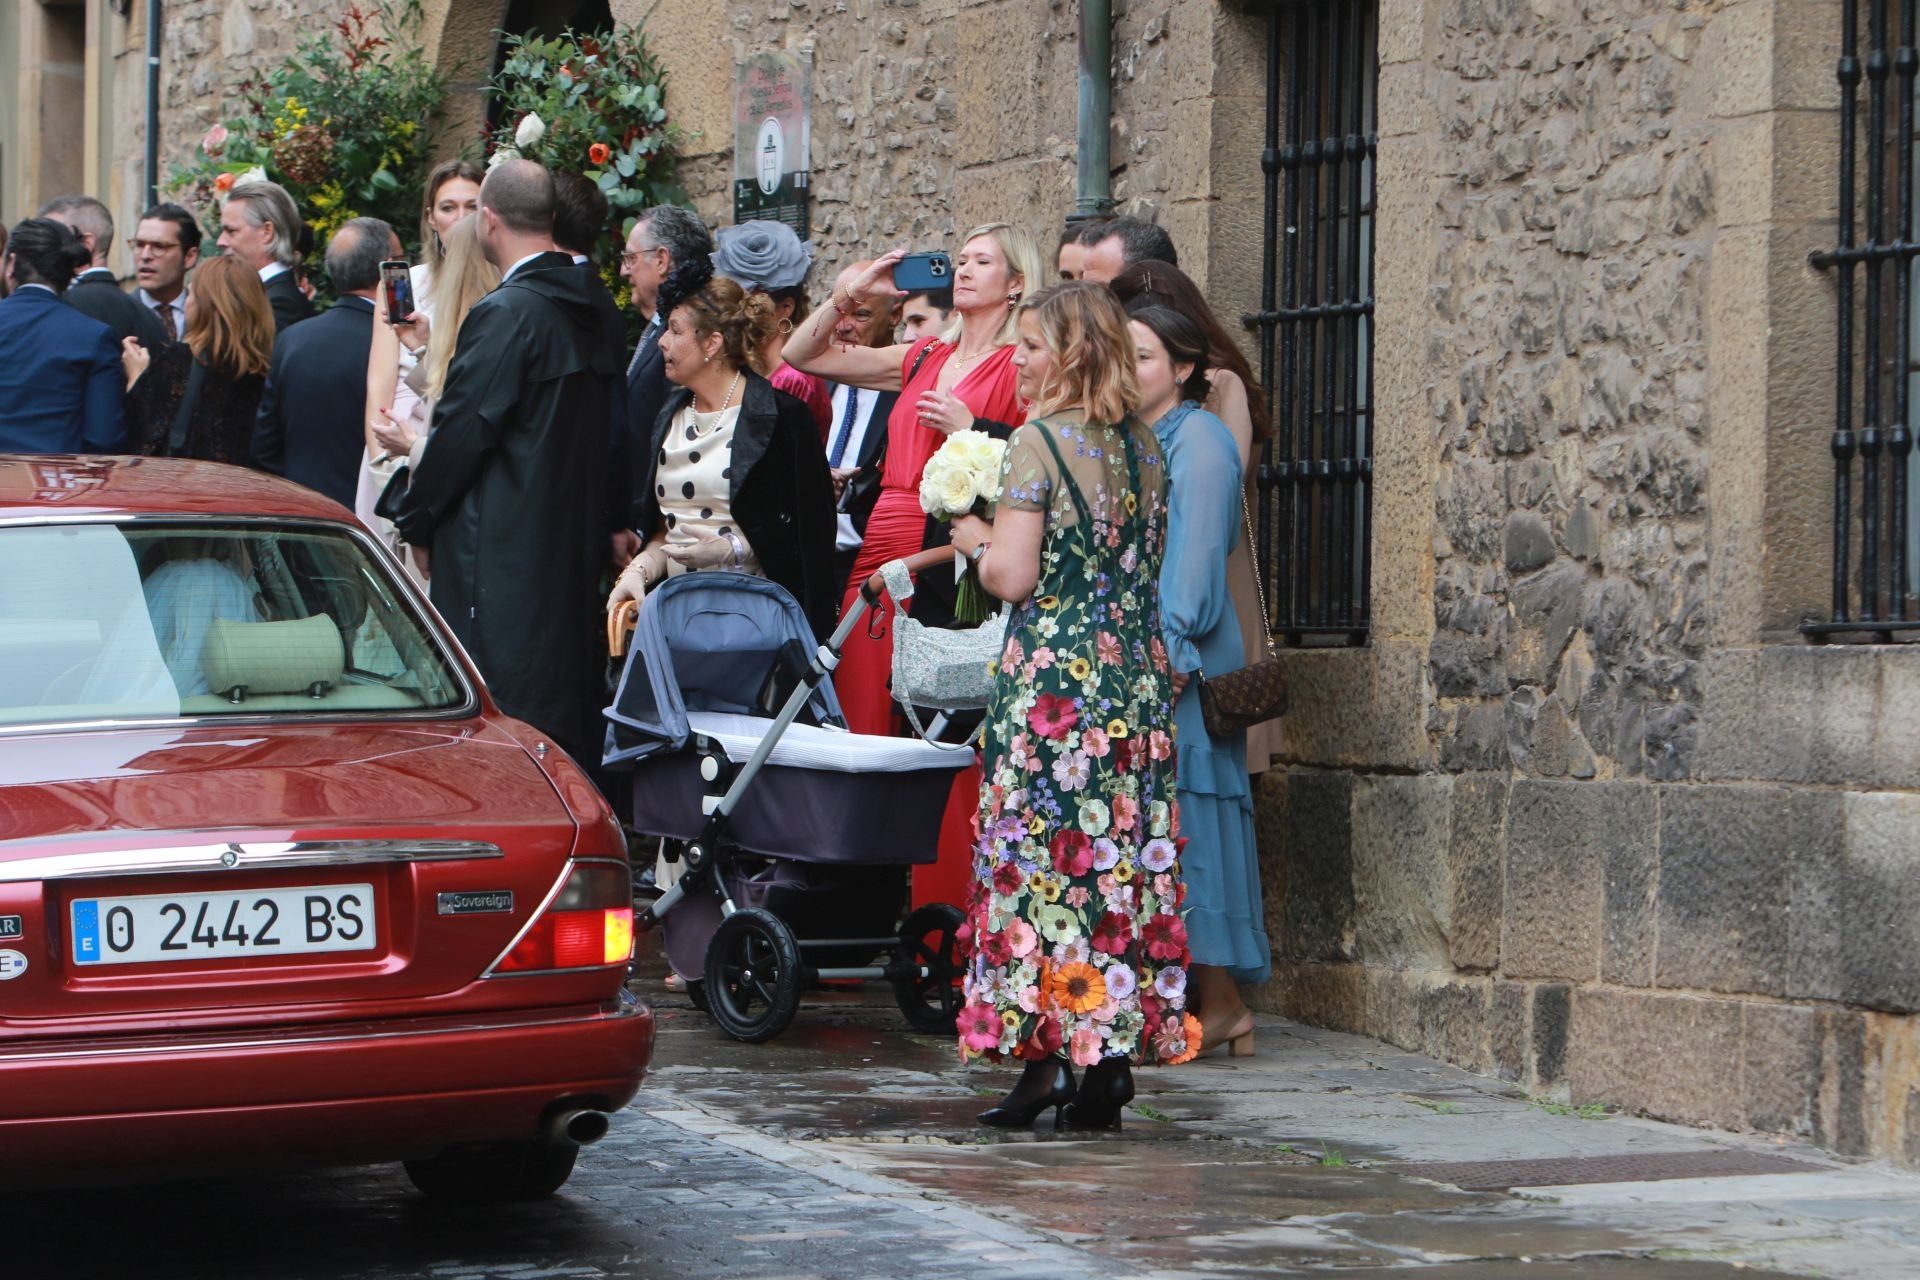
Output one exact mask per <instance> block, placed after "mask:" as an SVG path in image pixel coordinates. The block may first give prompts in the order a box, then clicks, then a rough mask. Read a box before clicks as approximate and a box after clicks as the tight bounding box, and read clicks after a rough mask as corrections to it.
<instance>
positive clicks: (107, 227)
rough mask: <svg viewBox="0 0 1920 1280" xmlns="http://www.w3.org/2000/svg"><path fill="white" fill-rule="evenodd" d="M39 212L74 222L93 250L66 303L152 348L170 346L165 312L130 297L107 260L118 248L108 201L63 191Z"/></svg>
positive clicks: (116, 333) (121, 335)
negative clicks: (162, 322) (164, 325)
mask: <svg viewBox="0 0 1920 1280" xmlns="http://www.w3.org/2000/svg"><path fill="white" fill-rule="evenodd" d="M40 216H41V217H43V218H51V219H53V221H55V222H60V223H64V224H66V225H67V226H69V227H71V228H73V233H74V234H75V235H77V236H79V237H80V241H81V243H82V244H84V245H86V246H87V252H88V254H89V255H91V258H90V261H89V262H88V264H87V268H86V270H84V271H82V272H81V273H80V274H79V275H78V276H76V277H75V278H74V281H73V284H72V285H71V286H69V287H68V289H67V293H66V298H67V305H68V306H70V307H73V308H74V309H75V310H77V311H79V312H81V313H82V314H83V315H89V316H92V317H93V318H94V319H95V320H98V321H99V322H100V323H101V324H104V325H106V326H107V328H109V329H111V330H113V334H114V337H115V339H116V340H124V339H127V338H138V339H139V340H140V345H141V346H143V347H145V348H146V349H147V350H148V351H158V350H159V349H160V348H161V347H164V346H166V345H167V331H166V330H165V329H163V328H162V327H161V326H160V317H158V316H156V315H154V314H153V312H151V311H148V310H147V309H146V308H144V307H142V306H141V305H140V304H139V303H138V302H136V301H134V300H133V298H131V297H129V296H128V295H127V294H126V293H125V292H124V291H123V290H122V289H121V288H120V278H119V277H118V276H116V275H114V274H113V270H112V269H111V268H110V267H108V266H107V255H108V254H109V253H111V252H112V251H113V215H112V214H111V213H108V212H107V206H105V205H104V204H101V203H100V202H99V201H98V200H95V199H94V198H93V197H92V196H61V197H60V198H59V199H58V200H54V201H51V202H49V203H48V204H47V205H46V206H45V207H44V208H42V209H41V210H40Z"/></svg>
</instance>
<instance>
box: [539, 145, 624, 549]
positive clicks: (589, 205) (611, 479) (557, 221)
mask: <svg viewBox="0 0 1920 1280" xmlns="http://www.w3.org/2000/svg"><path fill="white" fill-rule="evenodd" d="M608 213H609V210H608V207H607V197H606V196H605V195H604V194H603V193H602V192H601V190H600V188H599V187H597V186H595V185H594V184H593V183H592V182H590V181H588V180H587V178H586V177H585V175H583V174H578V173H567V172H564V171H563V172H558V173H555V174H554V175H553V242H554V244H556V245H558V246H559V248H560V252H562V253H564V254H566V255H567V256H569V257H571V258H572V259H573V265H574V266H575V267H576V268H577V269H578V270H579V272H580V281H581V283H582V284H584V285H585V286H586V287H587V296H588V297H589V298H591V299H592V301H593V310H594V314H595V315H596V316H597V317H598V319H599V321H600V335H601V346H602V348H603V349H604V350H605V351H607V352H608V353H610V354H611V356H612V360H613V367H614V368H616V369H618V368H620V367H621V366H622V365H624V364H625V363H626V359H627V317H626V313H625V312H623V311H621V310H620V304H619V303H618V302H616V301H615V300H614V297H613V292H612V290H610V289H608V288H607V282H606V281H605V280H602V279H601V278H600V267H599V265H598V264H597V263H595V262H594V261H593V258H592V256H591V255H592V252H593V249H594V246H595V245H597V244H598V243H599V242H600V236H601V234H602V233H603V232H605V230H606V228H607V217H608ZM626 436H627V384H626V382H625V381H624V380H616V381H615V383H614V386H613V406H612V416H611V418H610V419H609V421H608V423H607V521H608V524H609V525H611V526H612V528H611V533H612V537H613V568H614V572H616V573H618V572H619V571H620V570H622V569H624V568H626V567H627V562H628V561H629V560H631V559H633V557H634V556H636V555H638V554H639V552H640V535H639V534H637V533H635V532H634V531H633V530H632V529H630V528H628V527H627V507H628V505H629V503H630V501H631V499H630V496H629V494H628V492H627V485H628V483H629V476H630V474H631V472H632V469H633V464H632V461H631V459H629V458H628V457H627V440H626Z"/></svg>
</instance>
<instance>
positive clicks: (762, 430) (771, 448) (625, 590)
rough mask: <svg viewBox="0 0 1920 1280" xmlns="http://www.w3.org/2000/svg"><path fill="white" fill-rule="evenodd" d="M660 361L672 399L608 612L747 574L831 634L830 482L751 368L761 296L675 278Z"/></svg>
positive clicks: (761, 328) (694, 276)
mask: <svg viewBox="0 0 1920 1280" xmlns="http://www.w3.org/2000/svg"><path fill="white" fill-rule="evenodd" d="M660 307H661V308H662V310H663V311H664V312H665V313H666V315H667V325H666V328H665V329H664V330H663V331H662V332H661V334H660V338H659V343H660V355H661V360H662V363H663V365H664V368H665V370H666V375H667V378H668V380H669V381H671V382H673V383H674V384H676V390H675V391H674V392H673V393H672V394H671V395H669V396H668V398H667V402H666V404H665V405H664V406H663V407H662V408H661V410H660V416H659V418H658V419H657V420H656V421H655V423H654V429H653V438H652V440H651V441H650V443H649V446H648V454H649V465H648V468H647V479H646V484H645V487H644V489H643V491H642V492H641V494H640V501H639V503H638V504H637V506H638V510H639V533H640V536H641V538H642V539H644V540H645V545H644V546H643V548H642V549H641V552H640V554H639V555H637V556H635V557H634V558H633V561H632V563H630V564H629V565H628V566H627V569H626V572H624V573H623V574H621V575H620V581H619V582H618V583H616V584H615V586H614V589H613V595H612V597H611V598H610V599H609V600H608V608H609V609H611V608H614V607H615V606H617V605H618V604H619V603H620V601H622V600H625V599H636V600H637V599H640V598H642V597H643V596H644V595H645V594H646V592H647V589H648V588H650V587H653V586H656V585H658V584H659V583H661V582H662V581H664V580H665V579H667V578H668V577H671V576H673V575H674V574H678V573H684V572H687V571H690V570H696V569H731V570H735V571H739V572H744V573H756V574H759V575H761V576H762V577H765V578H768V579H770V580H772V581H774V582H777V583H779V584H780V585H781V586H783V587H785V588H786V589H787V591H788V592H789V593H790V594H791V595H792V596H793V597H794V599H796V600H798V601H799V602H800V607H801V609H803V610H804V611H805V612H806V615H807V620H808V621H809V622H810V623H811V624H812V625H813V629H814V631H815V633H816V634H819V635H822V636H824V635H826V634H828V633H829V632H831V631H832V630H833V624H834V616H835V610H836V608H837V606H838V604H839V600H838V595H839V592H838V586H839V584H838V583H837V582H835V580H834V571H833V551H834V533H835V520H834V507H833V478H832V476H831V474H830V473H829V472H828V469H827V456H826V453H825V451H824V450H823V449H822V448H821V446H820V433H819V429H818V427H817V426H816V425H815V423H814V420H813V415H812V413H811V412H810V411H809V410H808V409H807V407H806V405H805V404H803V403H802V402H800V401H799V400H797V399H795V398H794V397H792V396H790V395H788V394H786V393H785V392H783V391H776V390H775V389H774V387H773V384H772V383H770V382H768V381H767V380H766V378H765V377H764V376H762V374H761V372H760V371H758V370H756V369H755V367H754V361H755V360H756V359H757V358H758V353H759V352H760V351H761V350H763V349H764V348H765V346H766V339H767V336H768V335H769V334H770V333H771V332H772V330H773V326H774V324H775V323H776V321H775V317H774V312H773V307H772V304H771V303H770V302H769V301H768V299H767V297H766V295H764V294H757V293H748V292H746V291H745V290H743V289H741V288H740V286H739V285H737V284H735V283H733V281H731V280H728V279H725V278H724V277H715V276H713V275H712V267H711V265H710V264H708V263H707V262H706V261H705V260H704V259H698V260H695V261H692V262H689V263H685V264H683V265H682V266H681V267H679V268H677V269H676V270H675V272H674V274H673V275H672V276H671V277H669V279H668V280H667V282H666V284H665V285H663V286H662V288H661V294H660Z"/></svg>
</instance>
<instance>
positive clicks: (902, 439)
mask: <svg viewBox="0 0 1920 1280" xmlns="http://www.w3.org/2000/svg"><path fill="white" fill-rule="evenodd" d="M904 256H905V254H904V251H902V250H895V251H894V252H892V253H888V254H884V255H882V256H881V257H879V258H878V259H876V260H875V261H874V263H873V265H872V266H871V267H869V268H868V269H867V270H866V271H865V272H863V273H862V274H861V275H860V276H859V277H857V278H856V279H855V280H854V281H853V283H852V284H851V285H850V286H848V288H847V289H846V291H845V292H844V293H842V292H836V293H835V294H834V296H833V297H831V298H830V299H829V300H828V301H829V305H827V306H824V307H821V308H820V309H819V310H818V311H817V312H815V313H814V314H813V315H812V316H811V317H809V318H808V320H807V321H806V322H805V323H804V324H800V325H796V326H795V328H794V331H793V334H792V336H791V337H789V338H788V339H787V346H786V352H785V355H786V358H787V362H788V363H789V364H792V365H794V366H796V367H798V368H800V369H803V370H805V371H806V372H808V373H812V374H817V375H818V376H820V377H823V378H829V379H832V380H833V381H835V382H845V383H848V384H850V385H852V386H856V387H866V388H870V389H872V390H875V391H899V392H900V393H901V394H900V398H899V399H898V400H897V401H896V402H895V403H894V406H893V413H892V416H890V417H889V418H888V419H887V453H886V461H885V463H884V464H883V467H882V470H881V473H880V497H879V500H878V501H877V502H876V503H875V504H874V508H873V514H872V515H871V516H870V517H869V518H868V520H867V530H866V536H865V539H864V541H863V542H862V544H861V547H860V555H859V557H858V558H857V559H856V560H855V561H854V566H853V574H852V578H851V580H850V581H849V583H848V586H847V594H846V598H845V600H844V601H843V602H842V610H843V611H844V610H845V609H850V608H852V607H853V605H854V602H855V600H856V598H857V597H858V595H859V590H860V587H859V584H860V583H861V582H863V581H865V580H866V578H867V577H868V576H869V575H871V574H872V573H873V571H874V570H875V569H878V568H879V567H880V566H881V565H883V564H885V563H886V562H887V561H889V560H898V559H900V558H901V557H903V556H909V555H912V554H913V553H914V552H916V551H919V550H921V549H922V548H923V547H924V546H926V545H927V539H928V524H927V516H926V513H925V512H924V511H922V510H921V509H920V473H921V471H922V470H923V469H924V468H925V467H926V465H927V459H928V458H931V457H932V456H933V454H934V452H935V451H936V450H937V449H939V447H940V445H941V443H942V442H943V441H944V440H945V439H946V438H947V436H949V435H951V434H952V433H953V432H955V431H965V430H967V429H969V428H977V429H980V430H984V431H990V432H993V433H994V434H997V435H1003V436H1004V435H1006V434H1008V433H1010V432H1011V431H1012V429H1013V428H1014V427H1016V426H1019V425H1020V424H1021V423H1022V422H1024V421H1025V420H1026V408H1025V405H1024V403H1023V402H1022V401H1021V398H1020V393H1019V391H1018V389H1017V381H1018V371H1017V370H1016V369H1015V368H1014V367H1013V364H1012V357H1013V340H1014V336H1015V329H1014V323H1013V309H1014V308H1015V307H1016V306H1018V305H1019V302H1020V299H1021V298H1022V297H1023V296H1024V295H1025V294H1026V293H1028V292H1029V291H1030V290H1032V289H1037V288H1039V287H1041V286H1042V285H1044V284H1045V283H1046V279H1047V275H1046V268H1045V264H1044V262H1043V260H1042V259H1041V257H1040V250H1039V247H1038V246H1037V245H1036V244H1034V242H1033V237H1032V236H1030V235H1028V234H1027V233H1026V232H1025V231H1022V230H1020V229H1019V228H1017V227H1012V226H1008V225H1007V224H1006V223H990V224H988V225H986V226H982V227H975V228H974V229H973V230H972V231H969V232H968V233H967V238H966V242H965V243H964V245H963V246H962V247H961V250H960V253H959V254H958V255H957V256H956V257H955V258H954V262H953V310H954V316H955V319H954V322H953V323H951V324H950V325H949V326H948V327H947V330H946V332H944V333H942V334H941V335H940V336H939V337H938V338H926V339H922V340H921V341H919V342H914V343H903V344H899V345H896V346H891V347H837V346H835V345H834V344H833V341H832V337H833V326H834V322H835V321H836V320H838V319H839V318H840V317H841V316H842V315H847V314H851V313H852V312H853V311H854V310H856V309H857V308H858V307H859V306H860V305H861V304H862V303H867V302H878V303H880V304H882V305H886V304H890V303H892V302H893V301H894V300H896V299H899V298H901V297H904V296H905V295H904V294H903V293H902V292H901V291H900V290H899V289H897V288H895V287H894V284H893V266H894V264H895V263H896V262H898V261H900V259H901V258H902V257H904ZM940 536H941V537H942V538H944V536H945V535H944V531H943V532H942V533H941V535H940ZM921 598H922V597H921V595H920V594H918V593H916V595H915V599H916V600H920V599H921ZM922 607H923V609H924V607H925V606H924V604H923V606H922ZM885 616H886V615H884V614H883V615H882V616H881V617H880V618H879V619H876V623H877V632H878V634H877V637H876V636H873V635H871V634H870V633H869V631H868V629H867V628H865V627H860V628H856V629H855V631H854V634H853V638H852V639H851V640H850V641H848V643H847V646H846V649H845V652H844V653H843V654H842V656H841V659H840V666H839V668H838V669H837V670H836V671H835V673H834V681H833V683H834V688H835V690H836V691H837V692H838V693H839V695H840V707H841V710H842V711H844V712H845V713H846V717H847V724H848V726H849V727H850V728H852V729H853V731H854V732H855V733H876V734H889V733H895V732H897V731H898V727H899V726H898V721H897V719H896V712H895V708H894V705H893V696H892V694H891V693H890V692H889V691H888V689H887V681H888V678H889V676H890V675H891V674H892V669H893V634H892V631H891V628H890V627H889V625H888V624H887V622H886V621H885ZM979 790H980V778H979V773H978V771H977V770H967V771H966V772H964V773H962V774H960V775H959V776H958V777H957V778H956V779H955V781H954V792H953V794H954V795H955V796H957V797H959V802H958V803H957V804H949V805H948V806H947V823H946V827H945V828H944V829H943V831H942V835H941V856H940V862H939V865H938V867H937V868H936V869H933V870H932V871H931V872H930V873H926V874H923V872H928V869H924V868H923V869H919V870H917V871H916V875H915V881H914V887H915V892H914V897H915V899H916V901H920V902H926V901H931V900H940V901H946V902H959V901H962V900H963V895H964V890H965V886H966V883H967V878H968V875H969V874H970V865H971V848H972V835H971V832H970V830H969V824H970V819H971V816H972V812H973V808H974V806H975V804H976V803H977V801H978V799H979ZM949 884H950V885H951V892H946V891H944V890H946V889H947V887H948V886H949Z"/></svg>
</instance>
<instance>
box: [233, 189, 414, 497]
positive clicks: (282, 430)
mask: <svg viewBox="0 0 1920 1280" xmlns="http://www.w3.org/2000/svg"><path fill="white" fill-rule="evenodd" d="M399 256H400V238H399V237H398V236H396V235H394V234H393V228H391V227H389V226H388V225H387V224H386V223H384V222H382V221H380V219H378V218H355V219H354V220H353V221H351V222H348V223H346V224H345V225H343V226H342V227H341V228H340V229H339V230H338V231H336V232H334V233H333V239H332V240H330V241H329V242H328V243H327V275H328V276H329V277H331V278H332V280H333V284H334V288H335V289H337V290H339V292H340V300H339V301H338V302H336V303H334V304H333V306H331V307H329V308H328V309H327V310H325V311H323V312H321V313H320V314H319V315H317V316H315V317H314V318H313V319H311V320H305V321H302V322H301V323H299V324H296V325H290V326H288V327H287V328H285V329H283V330H281V331H280V336H279V337H277V338H275V339H274V342H273V362H272V364H271V365H269V366H268V369H267V385H266V389H265V390H263V391H262V392H261V393H260V415H259V417H258V418H256V419H255V420H254V424H253V457H254V460H255V461H256V462H258V463H259V464H260V465H261V466H262V467H264V468H265V469H266V470H268V471H271V472H274V473H275V474H277V475H283V476H285V477H286V478H287V479H289V480H292V481H294V482H295V483H298V484H303V485H305V486H307V488H309V489H314V490H317V491H319V492H320V493H324V494H326V495H327V496H328V497H329V498H332V499H333V500H334V501H335V502H338V503H339V504H340V505H341V506H343V507H346V508H347V509H348V510H352V509H353V499H354V494H355V491H356V490H357V489H358V487H359V483H360V462H361V459H362V458H364V457H365V456H366V451H367V441H366V435H365V427H364V425H363V424H364V423H365V421H366V412H365V411H366V398H367V397H366V386H367V352H368V350H369V349H370V348H371V347H372V346H373V297H374V293H375V291H376V290H378V289H379V287H380V262H381V260H382V259H383V258H397V257H399Z"/></svg>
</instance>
